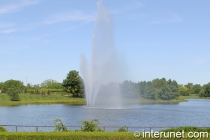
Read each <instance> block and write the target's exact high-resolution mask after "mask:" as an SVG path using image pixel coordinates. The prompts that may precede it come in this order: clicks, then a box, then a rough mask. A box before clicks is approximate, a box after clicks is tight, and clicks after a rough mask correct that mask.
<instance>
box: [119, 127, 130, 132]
mask: <svg viewBox="0 0 210 140" xmlns="http://www.w3.org/2000/svg"><path fill="white" fill-rule="evenodd" d="M118 132H128V128H127V127H126V126H123V127H120V128H119V129H118Z"/></svg>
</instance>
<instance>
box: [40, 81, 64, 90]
mask: <svg viewBox="0 0 210 140" xmlns="http://www.w3.org/2000/svg"><path fill="white" fill-rule="evenodd" d="M41 87H42V88H50V89H62V84H61V83H58V82H57V81H55V80H52V79H48V80H45V81H43V82H42V83H41Z"/></svg>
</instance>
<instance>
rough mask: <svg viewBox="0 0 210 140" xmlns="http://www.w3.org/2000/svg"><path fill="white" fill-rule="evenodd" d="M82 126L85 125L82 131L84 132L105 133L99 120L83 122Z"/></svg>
mask: <svg viewBox="0 0 210 140" xmlns="http://www.w3.org/2000/svg"><path fill="white" fill-rule="evenodd" d="M82 124H83V126H82V129H81V131H82V132H101V131H103V130H102V129H101V128H100V127H99V126H98V119H93V120H91V121H83V122H82Z"/></svg>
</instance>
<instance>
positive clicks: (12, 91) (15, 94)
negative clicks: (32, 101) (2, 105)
mask: <svg viewBox="0 0 210 140" xmlns="http://www.w3.org/2000/svg"><path fill="white" fill-rule="evenodd" d="M19 92H20V91H19V90H18V89H16V88H9V89H7V94H8V95H9V96H10V99H11V101H20V97H19Z"/></svg>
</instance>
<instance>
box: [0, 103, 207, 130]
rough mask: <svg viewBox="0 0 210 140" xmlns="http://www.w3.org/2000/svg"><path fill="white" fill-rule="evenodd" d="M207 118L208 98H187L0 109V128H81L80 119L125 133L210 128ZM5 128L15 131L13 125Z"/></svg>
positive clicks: (6, 107) (22, 106) (23, 106)
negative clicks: (58, 124)
mask: <svg viewBox="0 0 210 140" xmlns="http://www.w3.org/2000/svg"><path fill="white" fill-rule="evenodd" d="M209 115H210V100H208V99H188V102H181V103H176V104H147V105H139V106H138V107H136V108H130V109H102V108H88V107H86V106H73V105H65V104H49V105H21V106H0V125H26V126H54V121H53V120H54V119H56V118H60V119H62V121H63V122H64V124H65V125H66V126H81V125H82V121H83V120H92V119H94V118H97V119H98V120H99V125H100V126H105V128H106V131H112V130H117V129H118V128H119V127H122V126H127V127H129V131H141V130H142V129H147V128H146V127H160V126H161V127H166V128H167V127H172V126H173V127H178V126H199V127H210V121H209ZM115 127H116V128H115ZM132 127H134V128H132ZM135 127H145V128H135ZM5 128H6V129H7V130H8V131H15V127H14V126H8V127H5ZM53 129H54V128H53V127H52V128H45V127H44V128H39V131H52V130H53ZM69 129H73V130H75V129H80V127H75V128H74V127H71V128H69ZM153 130H154V129H153ZM18 131H35V128H26V127H18Z"/></svg>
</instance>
